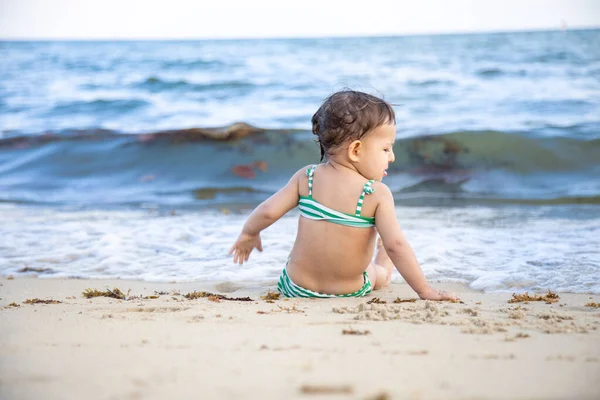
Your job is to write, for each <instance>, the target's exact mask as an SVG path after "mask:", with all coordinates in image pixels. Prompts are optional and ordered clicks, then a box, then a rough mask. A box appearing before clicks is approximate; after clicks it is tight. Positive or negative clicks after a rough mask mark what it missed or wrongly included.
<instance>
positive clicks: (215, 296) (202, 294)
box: [183, 290, 254, 301]
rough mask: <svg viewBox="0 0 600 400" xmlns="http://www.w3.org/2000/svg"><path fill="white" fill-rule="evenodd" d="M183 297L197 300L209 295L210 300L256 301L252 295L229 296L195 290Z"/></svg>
mask: <svg viewBox="0 0 600 400" xmlns="http://www.w3.org/2000/svg"><path fill="white" fill-rule="evenodd" d="M183 297H185V298H186V299H188V300H195V299H199V298H202V297H208V299H209V300H211V301H217V300H219V301H220V300H229V301H254V300H252V299H251V298H250V297H227V296H224V295H222V294H215V293H210V292H197V291H195V290H194V291H193V292H191V293H188V294H184V295H183Z"/></svg>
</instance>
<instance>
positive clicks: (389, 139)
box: [230, 125, 456, 300]
mask: <svg viewBox="0 0 600 400" xmlns="http://www.w3.org/2000/svg"><path fill="white" fill-rule="evenodd" d="M394 139H395V126H394V125H383V126H381V127H378V128H375V129H374V130H373V131H372V132H370V133H368V134H367V135H365V137H364V138H363V139H362V140H356V141H353V142H347V143H345V144H344V145H342V146H340V148H339V149H337V151H336V152H334V153H333V154H329V155H328V161H327V163H325V164H320V165H318V166H317V168H316V170H315V174H314V181H313V193H312V194H313V198H314V199H315V200H316V201H318V202H319V203H321V204H323V205H324V206H327V207H330V208H332V209H334V210H337V211H339V212H343V213H347V214H350V215H354V212H355V209H356V204H357V201H358V198H359V197H360V194H361V193H362V190H363V186H364V184H365V183H366V181H367V180H368V179H375V180H377V182H375V183H374V184H373V188H374V189H375V191H374V193H372V194H371V195H367V196H365V199H364V202H363V206H362V211H361V215H362V216H365V217H375V224H376V226H375V228H355V227H349V226H343V225H338V224H333V223H330V222H327V221H315V220H310V219H307V218H304V217H302V216H300V217H299V221H298V233H297V236H296V240H295V242H294V247H293V249H292V252H291V254H290V260H289V263H288V265H287V272H288V275H289V277H290V279H291V280H292V281H293V282H294V283H296V284H297V285H300V286H302V287H304V288H306V289H310V290H312V291H315V292H319V293H328V294H345V293H352V292H355V291H357V290H359V289H360V288H361V287H362V286H363V284H364V278H363V271H365V270H366V271H367V273H368V275H369V278H370V280H371V282H372V283H373V285H374V288H375V289H381V288H383V287H386V286H388V285H389V283H390V279H391V275H392V270H393V268H394V267H396V269H397V270H398V271H399V272H400V274H401V275H402V276H403V278H404V279H405V280H406V282H407V283H408V284H409V285H410V286H411V287H412V288H413V290H415V292H416V293H417V294H418V295H419V297H421V298H422V299H429V300H454V299H456V296H455V295H453V294H451V293H446V292H443V291H438V290H436V289H434V288H432V287H431V286H429V284H428V283H427V281H426V279H425V276H424V275H423V273H422V271H421V268H420V267H419V265H418V262H417V260H416V257H415V255H414V252H413V251H412V248H411V247H410V245H409V244H408V242H407V241H406V239H405V237H404V235H403V233H402V230H401V229H400V225H399V224H398V220H397V217H396V214H395V206H394V200H393V197H392V193H391V191H390V190H389V188H388V187H387V186H386V185H385V184H383V183H381V182H380V181H381V179H382V178H383V177H384V176H385V175H386V174H387V173H386V170H387V167H388V164H389V163H390V162H393V161H394V154H393V151H392V145H393V142H394ZM307 168H308V166H307V167H304V168H302V169H300V170H299V171H298V172H296V173H295V174H294V176H293V177H292V178H291V179H290V181H289V182H288V184H287V185H286V186H285V187H284V188H283V189H281V190H280V191H279V192H277V193H276V194H274V195H273V196H271V197H270V198H269V199H267V200H266V201H264V202H263V203H262V204H260V205H259V206H258V207H257V208H256V209H255V210H254V211H253V212H252V214H251V215H250V217H249V218H248V221H247V222H246V224H245V225H244V228H243V229H242V233H241V234H240V236H239V237H238V239H237V241H236V243H235V244H234V245H233V246H232V248H231V250H230V254H233V261H234V262H236V263H239V264H242V263H244V262H245V261H248V258H249V256H250V253H251V252H252V250H253V249H254V248H256V249H258V250H259V251H262V244H261V240H260V232H261V231H262V230H263V229H265V228H266V227H268V226H270V225H271V224H273V223H274V222H275V221H277V220H278V219H279V218H281V217H282V216H283V215H285V214H286V213H287V212H288V211H290V210H291V209H293V208H295V207H296V206H297V205H298V200H299V196H307V195H308V178H307V177H306V169H307ZM377 233H379V235H380V236H381V238H380V240H378V241H377V246H376V237H377ZM374 253H375V258H374V260H373V255H374Z"/></svg>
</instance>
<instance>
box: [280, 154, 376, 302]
mask: <svg viewBox="0 0 600 400" xmlns="http://www.w3.org/2000/svg"><path fill="white" fill-rule="evenodd" d="M365 183H367V180H366V179H365V178H364V177H362V176H361V175H359V174H358V173H356V172H354V171H352V170H350V169H347V168H344V167H336V168H334V167H333V166H331V165H329V164H321V165H319V166H317V167H316V169H315V170H314V175H313V179H312V193H310V192H309V178H308V177H306V176H305V177H303V178H302V179H300V182H299V193H300V196H301V197H302V199H303V200H308V198H309V193H310V194H312V199H311V200H310V201H311V202H315V204H316V206H317V208H318V207H320V206H323V207H324V209H325V210H327V209H331V210H334V211H335V212H337V213H341V214H342V215H343V216H347V217H348V220H350V221H351V220H352V216H354V215H355V213H356V211H357V205H359V206H360V216H361V217H373V216H374V214H375V209H376V207H377V200H376V196H370V195H368V194H366V195H364V200H363V201H362V204H360V203H359V199H360V198H361V194H363V189H364V187H365ZM339 222H341V223H333V222H330V221H327V220H319V219H310V218H307V217H305V216H300V217H299V223H298V234H297V237H296V241H295V243H294V248H293V249H292V253H291V255H290V261H289V263H288V266H287V271H288V274H289V276H290V279H291V280H292V281H293V282H294V283H296V284H298V285H300V286H302V287H304V288H306V289H310V290H313V291H316V292H321V293H332V294H337V293H351V292H354V291H356V290H358V289H360V288H361V287H362V285H363V283H364V282H363V274H362V273H363V271H365V269H366V268H367V266H368V265H369V262H370V261H371V258H372V257H373V251H374V247H375V229H374V227H372V226H371V227H364V226H368V225H369V224H358V225H359V226H360V225H362V227H356V226H348V225H344V223H345V222H344V221H339ZM350 225H352V223H350Z"/></svg>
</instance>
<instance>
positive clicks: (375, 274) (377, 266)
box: [367, 238, 394, 289]
mask: <svg viewBox="0 0 600 400" xmlns="http://www.w3.org/2000/svg"><path fill="white" fill-rule="evenodd" d="M393 270H394V263H393V262H392V260H391V259H390V257H389V256H388V254H387V252H386V251H385V249H384V248H383V242H382V241H381V238H377V249H376V250H375V261H374V262H371V263H370V264H369V266H368V267H367V274H369V279H370V280H371V283H372V284H373V288H374V289H381V288H384V287H386V286H388V285H389V284H390V281H391V279H392V271H393Z"/></svg>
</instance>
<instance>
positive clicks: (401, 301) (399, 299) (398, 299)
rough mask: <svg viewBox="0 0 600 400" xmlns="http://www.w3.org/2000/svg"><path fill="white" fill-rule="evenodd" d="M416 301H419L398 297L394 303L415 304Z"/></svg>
mask: <svg viewBox="0 0 600 400" xmlns="http://www.w3.org/2000/svg"><path fill="white" fill-rule="evenodd" d="M415 301H417V299H401V298H400V297H396V300H394V303H396V304H398V303H414V302H415Z"/></svg>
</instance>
